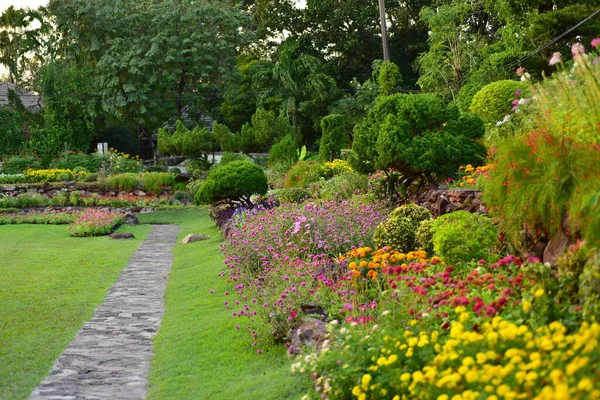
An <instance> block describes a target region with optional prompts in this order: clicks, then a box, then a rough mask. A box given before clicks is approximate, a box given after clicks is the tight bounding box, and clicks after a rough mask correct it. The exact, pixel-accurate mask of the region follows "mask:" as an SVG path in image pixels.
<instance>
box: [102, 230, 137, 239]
mask: <svg viewBox="0 0 600 400" xmlns="http://www.w3.org/2000/svg"><path fill="white" fill-rule="evenodd" d="M108 237H110V238H113V239H133V238H134V237H135V236H133V233H130V232H127V233H112V234H110V235H108Z"/></svg>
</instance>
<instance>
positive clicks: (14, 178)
mask: <svg viewBox="0 0 600 400" xmlns="http://www.w3.org/2000/svg"><path fill="white" fill-rule="evenodd" d="M25 182H27V178H26V177H25V175H23V174H0V184H11V183H25Z"/></svg>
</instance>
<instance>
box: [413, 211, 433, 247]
mask: <svg viewBox="0 0 600 400" xmlns="http://www.w3.org/2000/svg"><path fill="white" fill-rule="evenodd" d="M433 222H434V220H433V219H426V220H423V221H421V223H420V224H419V228H418V229H417V232H416V234H415V244H416V245H417V248H419V249H422V250H425V251H426V252H427V254H432V253H433V232H432V231H431V227H432V226H433Z"/></svg>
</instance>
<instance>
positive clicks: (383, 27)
mask: <svg viewBox="0 0 600 400" xmlns="http://www.w3.org/2000/svg"><path fill="white" fill-rule="evenodd" d="M379 21H380V22H381V42H382V44H383V61H390V47H389V45H388V36H387V25H386V22H385V0H379Z"/></svg>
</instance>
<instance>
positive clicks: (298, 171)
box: [283, 160, 321, 188]
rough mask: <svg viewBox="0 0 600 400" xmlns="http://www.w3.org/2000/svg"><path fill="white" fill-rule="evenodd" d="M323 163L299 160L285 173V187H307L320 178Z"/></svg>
mask: <svg viewBox="0 0 600 400" xmlns="http://www.w3.org/2000/svg"><path fill="white" fill-rule="evenodd" d="M320 173H321V164H319V163H318V162H316V161H312V160H307V161H298V162H297V163H296V164H294V165H293V166H292V168H290V170H289V171H288V172H287V173H286V174H285V178H284V183H283V187H286V188H291V187H299V188H306V187H307V186H308V185H309V184H311V183H313V182H317V181H318V180H319V179H320Z"/></svg>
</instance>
